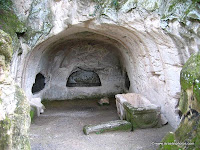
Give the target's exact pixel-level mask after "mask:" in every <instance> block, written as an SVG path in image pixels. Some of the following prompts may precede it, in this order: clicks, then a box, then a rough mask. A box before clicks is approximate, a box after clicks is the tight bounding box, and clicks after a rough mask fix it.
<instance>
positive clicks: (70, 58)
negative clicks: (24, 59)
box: [26, 31, 130, 100]
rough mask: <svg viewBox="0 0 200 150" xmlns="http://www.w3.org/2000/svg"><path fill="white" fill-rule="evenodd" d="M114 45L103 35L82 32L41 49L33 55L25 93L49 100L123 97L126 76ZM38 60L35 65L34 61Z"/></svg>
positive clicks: (119, 54)
mask: <svg viewBox="0 0 200 150" xmlns="http://www.w3.org/2000/svg"><path fill="white" fill-rule="evenodd" d="M113 42H114V41H112V40H111V39H109V38H108V37H105V36H103V35H99V34H96V33H92V32H86V31H85V32H80V33H76V34H73V35H70V36H68V37H65V38H61V39H58V40H57V41H55V42H53V43H51V44H49V45H48V46H47V47H45V48H44V49H43V51H41V48H40V49H38V50H37V51H33V53H32V55H33V56H30V59H29V63H30V64H31V66H32V68H31V67H30V71H29V72H27V78H29V81H28V83H26V85H27V88H26V89H27V90H29V87H30V86H32V91H31V93H30V95H32V96H33V97H40V98H42V99H49V100H65V99H76V98H96V97H103V96H114V95H115V94H118V93H123V92H124V90H127V89H128V87H127V80H128V79H127V78H128V75H127V73H126V70H125V69H124V67H123V65H122V64H123V60H122V56H121V53H120V51H119V50H118V48H117V47H116V46H115V45H113V44H112V43H113ZM38 57H40V59H39V60H38V61H36V60H34V59H38ZM34 63H35V65H34V66H36V67H35V68H34V67H33V64H34ZM33 72H35V74H36V75H35V76H33ZM38 72H39V73H38ZM30 81H32V82H30ZM125 83H126V84H125ZM129 84H130V83H129ZM125 85H126V87H125ZM128 86H129V85H128ZM26 93H27V92H26Z"/></svg>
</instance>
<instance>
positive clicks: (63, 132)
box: [30, 100, 173, 150]
mask: <svg viewBox="0 0 200 150" xmlns="http://www.w3.org/2000/svg"><path fill="white" fill-rule="evenodd" d="M46 108H47V109H46V110H45V112H44V114H42V115H41V116H40V117H39V118H36V119H35V120H34V122H33V123H32V125H31V129H30V139H31V148H32V150H155V149H156V145H154V144H152V142H160V141H161V139H162V138H163V137H164V135H165V134H166V133H167V132H169V131H172V130H173V129H172V128H171V127H170V126H169V125H167V126H164V127H162V128H157V129H155V128H154V129H142V130H141V129H140V130H135V131H133V132H122V131H121V132H120V131H115V132H108V133H102V134H90V135H84V134H83V131H82V129H83V126H84V125H86V124H98V123H100V122H106V121H111V120H117V119H118V116H117V112H116V107H115V102H114V101H112V102H111V105H109V106H98V105H97V101H96V100H76V101H53V102H49V103H47V104H46Z"/></svg>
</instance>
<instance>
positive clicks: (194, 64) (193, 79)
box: [180, 52, 200, 103]
mask: <svg viewBox="0 0 200 150" xmlns="http://www.w3.org/2000/svg"><path fill="white" fill-rule="evenodd" d="M199 73H200V52H198V53H197V54H194V55H192V56H191V57H190V58H189V59H188V61H187V62H186V63H185V65H184V67H183V69H182V71H181V75H180V82H181V87H182V89H183V90H187V89H190V88H193V93H194V97H195V98H196V100H197V102H198V103H200V93H199V91H200V74H199Z"/></svg>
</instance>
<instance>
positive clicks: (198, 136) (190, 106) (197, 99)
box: [159, 52, 200, 150]
mask: <svg viewBox="0 0 200 150" xmlns="http://www.w3.org/2000/svg"><path fill="white" fill-rule="evenodd" d="M199 79H200V52H198V53H197V54H194V55H192V56H191V57H190V58H189V59H188V61H187V62H186V63H185V65H184V66H183V68H182V71H181V75H180V82H181V88H182V92H181V98H180V101H179V109H180V111H181V112H182V113H183V116H182V121H181V123H180V125H179V127H178V129H177V130H176V131H175V132H174V133H173V136H174V141H175V142H177V143H183V144H181V145H178V146H177V148H178V149H187V150H194V149H200V88H199V87H200V85H199V84H200V83H199ZM168 138H169V137H168V135H167V136H166V137H165V138H164V139H163V142H166V143H167V142H168ZM187 143H189V144H187ZM165 148H166V146H165V145H161V146H160V148H159V149H165ZM167 148H168V149H173V146H172V145H170V146H168V147H167ZM167 148H166V149H167Z"/></svg>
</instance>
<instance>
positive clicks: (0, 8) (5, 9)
mask: <svg viewBox="0 0 200 150" xmlns="http://www.w3.org/2000/svg"><path fill="white" fill-rule="evenodd" d="M0 29H1V30H3V31H5V32H6V33H8V34H9V35H10V36H11V37H12V40H13V47H14V48H15V50H17V49H18V48H19V40H18V37H17V33H23V32H25V31H26V26H25V24H24V23H23V22H21V21H19V19H18V17H17V16H16V15H15V13H14V12H13V8H12V1H11V0H2V1H1V2H0Z"/></svg>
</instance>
